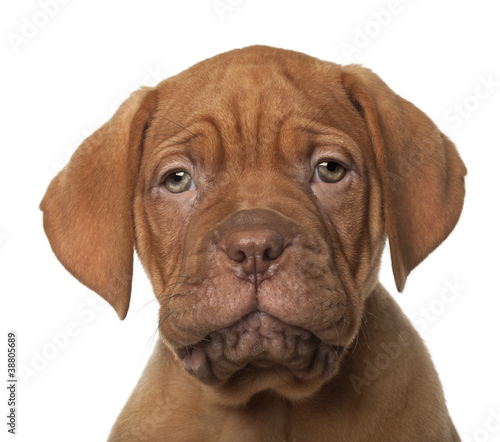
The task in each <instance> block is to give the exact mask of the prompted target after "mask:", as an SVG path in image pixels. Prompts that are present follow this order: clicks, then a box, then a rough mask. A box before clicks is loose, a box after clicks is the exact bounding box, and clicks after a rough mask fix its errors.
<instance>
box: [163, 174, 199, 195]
mask: <svg viewBox="0 0 500 442" xmlns="http://www.w3.org/2000/svg"><path fill="white" fill-rule="evenodd" d="M163 184H165V187H166V188H167V190H168V191H169V192H172V193H181V192H185V191H186V190H191V189H192V187H193V179H192V178H191V175H189V173H187V172H184V171H177V172H172V173H171V174H169V175H167V177H166V178H165V181H164V182H163Z"/></svg>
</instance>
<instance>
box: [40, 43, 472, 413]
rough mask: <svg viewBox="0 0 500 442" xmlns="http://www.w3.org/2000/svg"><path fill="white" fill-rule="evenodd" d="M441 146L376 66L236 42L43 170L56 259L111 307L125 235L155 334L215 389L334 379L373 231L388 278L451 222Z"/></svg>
mask: <svg viewBox="0 0 500 442" xmlns="http://www.w3.org/2000/svg"><path fill="white" fill-rule="evenodd" d="M465 173H466V170H465V167H464V165H463V163H462V161H461V159H460V157H459V156H458V154H457V152H456V150H455V147H454V146H453V144H452V143H451V142H450V141H449V140H448V139H447V138H446V137H445V136H444V135H443V134H442V133H441V132H440V131H439V130H438V129H437V128H436V126H435V125H434V124H433V123H432V122H431V121H430V120H429V119H428V118H427V117H426V115H425V114H423V113H422V112H421V111H420V110H418V109H417V108H416V107H415V106H413V105H412V104H411V103H409V102H407V101H405V100H404V99H402V98H401V97H399V96H398V95H396V94H395V93H394V92H393V91H391V90H390V89H389V88H388V87H387V85H386V84H385V83H383V82H382V81H381V80H380V79H379V78H378V77H377V76H376V75H375V74H373V73H372V72H370V71H369V70H367V69H364V68H362V67H359V66H354V65H351V66H345V67H342V66H339V65H336V64H332V63H327V62H323V61H320V60H317V59H315V58H312V57H309V56H306V55H304V54H300V53H296V52H291V51H285V50H279V49H273V48H268V47H259V46H257V47H250V48H246V49H242V50H235V51H231V52H228V53H225V54H222V55H219V56H216V57H214V58H212V59H209V60H206V61H204V62H201V63H199V64H197V65H195V66H193V67H192V68H190V69H188V70H187V71H185V72H183V73H181V74H179V75H177V76H175V77H172V78H169V79H167V80H165V81H163V82H162V83H160V84H159V85H158V86H157V87H155V88H143V89H141V90H139V91H137V92H135V93H134V94H132V95H131V97H130V98H129V99H128V100H126V101H125V102H124V103H123V105H122V106H121V107H120V108H119V110H118V111H117V112H116V114H115V115H114V116H113V117H112V119H111V120H110V121H109V122H108V123H107V124H105V125H104V126H103V127H102V128H100V129H99V130H98V131H96V132H95V133H94V134H92V135H91V136H90V137H89V138H87V139H86V140H85V141H84V142H83V143H82V145H81V146H80V147H79V148H78V149H77V150H76V152H75V153H74V155H73V157H72V158H71V160H70V161H69V163H68V165H67V166H66V167H65V168H64V169H63V170H62V171H61V172H60V174H59V175H58V176H57V177H56V178H54V180H53V181H52V182H51V184H50V186H49V188H48V190H47V193H46V195H45V197H44V199H43V201H42V204H41V208H42V210H43V212H44V227H45V231H46V233H47V236H48V238H49V240H50V243H51V246H52V248H53V250H54V252H55V254H56V255H57V257H58V258H59V260H60V261H61V262H62V263H63V265H64V266H65V267H66V268H67V269H68V270H69V271H70V272H71V273H72V274H73V275H74V276H75V277H76V278H78V279H79V280H80V281H81V282H83V283H84V284H85V285H87V286H88V287H90V288H91V289H93V290H95V291H96V292H97V293H98V294H100V295H101V296H102V297H104V298H105V299H106V300H107V301H108V302H109V303H110V304H111V305H112V306H113V307H114V308H115V310H116V311H117V313H118V315H119V316H120V318H122V319H123V318H124V317H125V315H126V313H127V310H128V305H129V300H130V291H131V278H132V259H133V250H134V245H135V247H136V250H137V252H138V255H139V257H140V259H141V262H142V264H143V266H144V268H145V270H146V272H147V273H148V276H149V277H150V279H151V281H152V284H153V287H154V292H155V295H156V297H157V299H158V301H159V304H160V316H159V330H160V336H161V339H162V341H163V342H164V343H165V344H166V345H167V346H168V347H169V348H170V349H171V351H172V352H173V353H174V354H175V355H176V356H177V358H178V363H179V364H182V365H183V367H184V369H185V370H186V371H187V372H188V373H190V374H192V375H193V376H195V377H196V378H197V379H198V380H199V381H200V382H201V383H203V384H206V385H210V386H212V388H213V389H215V390H216V391H217V392H218V393H219V394H220V395H221V397H223V398H224V400H225V401H226V402H229V403H241V402H245V401H246V400H248V398H249V397H251V396H252V395H253V394H255V393H256V392H258V391H262V390H266V389H270V390H274V391H276V392H277V393H279V394H281V395H283V396H285V397H288V398H291V399H300V398H303V397H306V396H308V395H310V394H312V393H313V392H314V391H316V390H317V389H318V388H320V386H321V385H323V384H324V383H325V382H326V381H328V380H329V379H331V378H332V377H333V376H334V375H335V373H336V371H337V369H338V367H339V365H340V363H341V360H342V358H343V356H344V355H345V353H346V349H348V348H349V347H350V345H351V344H352V343H353V341H354V340H355V339H356V336H357V334H358V332H359V330H360V325H361V321H362V317H363V306H364V302H365V300H366V298H367V296H369V294H370V293H371V291H372V290H373V289H374V286H375V284H376V283H377V274H378V268H379V263H380V257H381V254H382V250H383V247H384V242H385V239H386V237H388V240H389V245H390V251H391V259H392V267H393V272H394V277H395V280H396V284H397V287H398V289H399V290H400V291H401V290H402V289H403V287H404V285H405V281H406V278H407V276H408V274H409V272H410V271H411V270H412V269H413V268H414V267H415V266H417V265H418V264H419V263H420V262H421V261H422V260H423V259H424V258H425V257H426V256H427V255H428V254H429V253H430V252H431V251H432V250H434V249H435V248H436V247H437V246H438V245H439V244H440V243H441V242H442V241H443V240H444V239H445V238H446V237H447V236H448V234H449V233H450V232H451V231H452V229H453V228H454V226H455V224H456V222H457V220H458V218H459V215H460V212H461V209H462V204H463V198H464V176H465Z"/></svg>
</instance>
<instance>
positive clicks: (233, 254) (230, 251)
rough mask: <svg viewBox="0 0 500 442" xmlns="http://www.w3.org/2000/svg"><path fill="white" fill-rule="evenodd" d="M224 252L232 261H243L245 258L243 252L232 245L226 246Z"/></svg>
mask: <svg viewBox="0 0 500 442" xmlns="http://www.w3.org/2000/svg"><path fill="white" fill-rule="evenodd" d="M226 253H227V255H228V256H229V258H231V260H232V261H235V262H237V263H240V264H241V263H243V262H245V260H246V259H247V256H246V255H245V253H244V252H243V251H241V250H237V249H234V248H232V247H227V249H226Z"/></svg>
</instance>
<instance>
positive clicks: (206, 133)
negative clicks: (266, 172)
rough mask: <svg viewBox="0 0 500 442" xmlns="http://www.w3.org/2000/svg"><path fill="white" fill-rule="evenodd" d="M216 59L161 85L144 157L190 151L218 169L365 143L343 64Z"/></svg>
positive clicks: (298, 156) (303, 155) (291, 157)
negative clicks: (344, 142) (343, 80)
mask: <svg viewBox="0 0 500 442" xmlns="http://www.w3.org/2000/svg"><path fill="white" fill-rule="evenodd" d="M210 62H212V64H213V66H211V67H210V66H207V67H206V68H205V69H200V67H199V66H195V67H194V68H191V69H190V70H188V71H185V72H183V73H182V74H180V75H179V76H177V77H173V78H172V79H169V80H167V81H166V82H165V83H163V84H161V85H160V86H159V89H158V101H157V109H156V112H155V114H154V117H153V120H152V122H151V125H150V127H149V129H148V135H149V136H148V137H147V139H146V143H145V146H146V147H145V154H152V155H157V154H161V152H163V151H165V150H167V151H168V150H169V149H170V150H172V149H186V148H189V149H188V150H189V152H190V154H191V155H193V156H194V157H197V160H198V161H201V162H203V163H205V164H210V163H216V164H217V166H218V167H219V168H221V167H223V166H224V164H231V165H232V167H234V166H235V165H240V166H241V167H246V166H248V165H249V164H253V165H254V166H255V165H259V166H260V167H266V165H268V164H270V163H273V159H277V158H280V159H286V158H288V159H290V160H293V159H300V158H302V157H305V156H307V155H309V153H310V151H311V149H313V148H314V146H315V145H316V144H318V143H324V142H328V140H330V141H334V142H340V141H341V140H340V139H341V138H342V137H344V138H346V139H347V138H348V139H351V140H352V141H353V144H363V143H365V142H366V133H365V131H364V130H363V128H364V124H359V122H360V118H361V117H360V115H359V114H358V113H357V111H356V110H355V108H354V107H353V105H352V104H351V103H350V101H349V99H348V97H347V96H346V94H345V92H344V90H343V88H341V87H339V83H340V80H339V76H340V67H338V66H336V65H332V66H333V67H330V69H327V67H325V66H319V67H318V66H314V65H312V64H307V63H306V64H304V63H301V62H298V63H295V64H281V63H278V62H272V61H269V60H267V61H262V60H261V61H259V60H251V59H250V60H249V59H244V60H241V61H239V60H233V61H231V62H229V63H214V62H213V60H210ZM325 65H326V63H325ZM159 146H161V147H159Z"/></svg>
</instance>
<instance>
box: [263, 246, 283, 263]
mask: <svg viewBox="0 0 500 442" xmlns="http://www.w3.org/2000/svg"><path fill="white" fill-rule="evenodd" d="M282 251H283V250H282V248H280V247H276V248H271V247H269V248H268V249H266V250H265V251H264V255H263V256H262V259H263V260H264V261H274V260H275V259H278V258H279V257H280V256H281V253H282Z"/></svg>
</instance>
